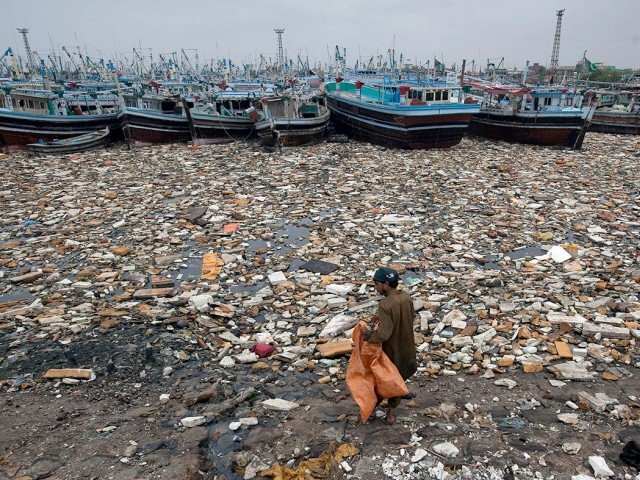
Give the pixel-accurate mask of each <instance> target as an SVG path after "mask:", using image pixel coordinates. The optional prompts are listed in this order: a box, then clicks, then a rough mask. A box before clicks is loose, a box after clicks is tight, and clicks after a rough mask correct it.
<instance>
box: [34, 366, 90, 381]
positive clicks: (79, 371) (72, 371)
mask: <svg viewBox="0 0 640 480" xmlns="http://www.w3.org/2000/svg"><path fill="white" fill-rule="evenodd" d="M92 374H93V372H92V371H91V370H87V369H86V368H50V369H49V370H47V371H46V372H45V374H44V378H79V379H82V380H90V379H91V376H92Z"/></svg>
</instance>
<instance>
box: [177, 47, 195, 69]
mask: <svg viewBox="0 0 640 480" xmlns="http://www.w3.org/2000/svg"><path fill="white" fill-rule="evenodd" d="M180 51H181V52H182V56H181V58H180V60H181V61H182V62H183V63H182V64H183V65H184V64H185V63H186V65H187V67H189V70H187V72H191V71H193V70H194V69H193V65H191V61H190V60H189V57H188V56H187V52H185V51H184V48H181V49H180ZM195 75H196V76H198V73H197V72H195Z"/></svg>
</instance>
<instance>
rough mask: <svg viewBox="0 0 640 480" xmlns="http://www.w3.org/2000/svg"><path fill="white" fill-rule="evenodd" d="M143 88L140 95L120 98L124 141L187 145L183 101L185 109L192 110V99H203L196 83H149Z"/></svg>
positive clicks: (125, 95) (189, 137)
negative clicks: (122, 108)
mask: <svg viewBox="0 0 640 480" xmlns="http://www.w3.org/2000/svg"><path fill="white" fill-rule="evenodd" d="M143 88H144V89H145V90H144V91H143V92H140V91H137V92H131V93H126V94H124V95H123V97H124V103H125V110H124V133H125V139H126V140H127V141H131V140H133V141H136V142H141V143H178V142H188V141H190V140H191V130H190V128H189V121H188V119H187V116H186V111H185V106H184V105H183V102H182V99H183V98H186V100H187V102H186V106H187V107H193V104H194V99H195V98H199V96H200V95H203V92H202V86H201V85H200V84H198V83H195V82H172V81H164V82H162V83H158V82H155V81H151V82H149V85H144V87H143Z"/></svg>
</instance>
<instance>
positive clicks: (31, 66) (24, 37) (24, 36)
mask: <svg viewBox="0 0 640 480" xmlns="http://www.w3.org/2000/svg"><path fill="white" fill-rule="evenodd" d="M18 32H19V33H21V34H22V40H23V41H24V50H25V52H26V53H27V65H28V67H29V71H30V72H31V74H32V75H33V74H34V73H35V71H36V67H35V64H34V62H33V52H32V51H31V46H30V45H29V39H28V38H27V33H29V29H28V28H19V29H18Z"/></svg>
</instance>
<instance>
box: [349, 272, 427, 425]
mask: <svg viewBox="0 0 640 480" xmlns="http://www.w3.org/2000/svg"><path fill="white" fill-rule="evenodd" d="M399 280H400V276H399V275H398V272H396V271H395V270H394V269H392V268H379V269H378V270H376V272H375V274H374V275H373V283H374V286H375V289H376V291H377V292H378V293H379V294H380V295H384V297H385V298H383V299H382V300H380V302H379V304H378V313H377V314H376V315H375V316H374V317H373V319H374V320H375V322H376V327H377V328H375V329H374V330H371V329H370V328H369V327H365V326H362V327H360V332H361V333H362V335H363V338H364V340H365V341H366V342H369V343H381V344H382V351H383V352H384V353H386V354H387V356H388V357H389V359H391V361H392V362H393V364H394V365H395V366H396V367H397V368H398V371H399V372H400V375H402V378H403V379H404V380H406V379H407V378H409V377H410V376H411V375H413V374H414V373H415V372H416V370H417V369H418V363H417V361H416V345H415V340H414V337H413V319H414V317H415V310H414V309H413V301H412V300H411V297H410V296H409V295H408V294H407V293H406V292H403V291H400V290H397V287H398V282H399ZM401 399H402V397H393V398H389V399H388V410H387V415H386V417H385V420H386V422H387V423H389V424H392V423H393V422H394V421H395V419H396V417H395V411H396V408H398V405H400V400H401ZM382 400H383V399H382V398H378V404H379V403H380V402H381V401H382ZM374 413H375V412H374Z"/></svg>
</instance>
